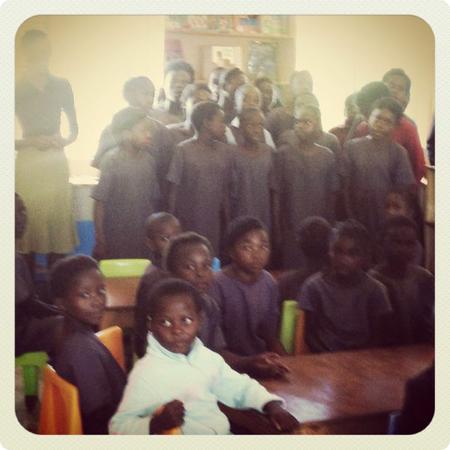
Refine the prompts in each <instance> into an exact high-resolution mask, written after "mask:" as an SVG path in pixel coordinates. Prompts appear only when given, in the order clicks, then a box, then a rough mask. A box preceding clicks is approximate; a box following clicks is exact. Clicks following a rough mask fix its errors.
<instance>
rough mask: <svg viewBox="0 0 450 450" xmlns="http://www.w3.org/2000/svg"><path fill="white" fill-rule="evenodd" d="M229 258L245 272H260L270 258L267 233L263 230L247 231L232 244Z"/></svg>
mask: <svg viewBox="0 0 450 450" xmlns="http://www.w3.org/2000/svg"><path fill="white" fill-rule="evenodd" d="M230 258H231V260H232V261H233V264H236V266H238V267H239V269H241V270H242V271H244V272H245V273H248V274H250V275H258V274H260V273H261V271H262V270H263V269H264V267H266V266H267V264H268V262H269V258H270V240H269V235H268V234H267V232H266V231H265V230H251V231H249V232H248V233H246V234H244V235H243V236H242V237H241V238H240V239H239V240H238V241H237V242H236V243H235V244H234V246H233V248H232V249H231V251H230Z"/></svg>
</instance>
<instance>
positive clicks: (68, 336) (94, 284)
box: [50, 255, 126, 434]
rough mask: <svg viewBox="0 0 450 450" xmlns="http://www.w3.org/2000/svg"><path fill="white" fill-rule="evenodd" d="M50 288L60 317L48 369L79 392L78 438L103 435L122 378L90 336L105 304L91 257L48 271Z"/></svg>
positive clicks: (64, 262) (68, 260)
mask: <svg viewBox="0 0 450 450" xmlns="http://www.w3.org/2000/svg"><path fill="white" fill-rule="evenodd" d="M50 286H51V291H52V294H53V296H54V297H55V301H56V303H57V304H58V305H59V307H60V308H61V310H62V311H63V312H64V314H65V319H64V327H63V331H62V333H61V336H60V338H59V339H58V346H57V349H56V350H55V352H54V354H53V355H51V364H52V365H53V367H54V368H55V370H56V372H57V373H58V375H60V376H61V377H63V378H64V379H66V380H67V381H68V382H70V383H72V384H73V385H75V387H76V388H77V389H78V394H79V399H80V410H81V420H82V425H83V433H84V434H108V421H109V419H110V418H111V416H112V415H113V413H114V412H115V410H116V409H117V405H118V404H119V401H120V399H121V397H122V393H123V389H124V387H125V384H126V375H125V373H124V372H123V370H122V369H121V367H120V366H119V365H118V363H117V362H116V360H115V359H114V358H113V356H112V355H111V353H110V352H109V350H108V349H107V348H106V347H105V346H104V345H103V344H102V343H101V342H100V340H99V339H98V338H97V336H96V335H95V332H94V331H96V329H97V327H98V325H99V323H100V320H101V318H102V315H103V312H104V310H105V304H106V291H105V284H104V281H103V277H102V274H101V273H100V270H99V268H98V265H97V263H96V261H95V260H94V259H92V258H91V257H89V256H85V255H76V256H69V257H67V258H64V259H63V260H61V261H58V263H57V264H55V266H54V267H53V269H52V271H51V275H50Z"/></svg>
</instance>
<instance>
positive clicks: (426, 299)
mask: <svg viewBox="0 0 450 450" xmlns="http://www.w3.org/2000/svg"><path fill="white" fill-rule="evenodd" d="M417 242H418V241H417V226H416V224H415V223H414V222H413V221H412V220H411V219H409V218H408V217H405V216H395V217H391V218H390V219H388V220H387V221H386V223H385V226H384V228H383V232H382V243H383V248H384V260H383V262H382V263H381V264H379V265H378V266H376V267H375V268H374V269H373V270H371V271H370V274H371V275H372V276H373V277H375V278H376V279H377V280H379V281H381V282H382V283H383V284H385V285H386V287H387V288H388V293H389V296H390V300H391V303H392V307H393V311H394V312H393V317H392V319H393V320H392V324H393V328H392V333H393V334H392V343H394V344H396V345H409V344H415V343H418V342H423V341H432V340H433V322H434V319H433V311H434V278H433V275H432V274H431V273H430V272H429V271H428V270H426V269H424V268H423V267H420V266H418V265H416V264H414V263H413V260H414V257H415V253H416V249H417Z"/></svg>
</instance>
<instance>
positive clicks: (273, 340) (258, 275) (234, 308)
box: [215, 217, 286, 356]
mask: <svg viewBox="0 0 450 450" xmlns="http://www.w3.org/2000/svg"><path fill="white" fill-rule="evenodd" d="M226 251H227V253H228V256H229V257H230V259H231V264H229V265H227V266H225V267H224V268H223V269H222V270H221V271H220V272H218V273H217V274H216V276H215V280H216V284H217V289H218V295H219V297H220V299H219V304H220V308H221V311H222V323H223V332H224V335H225V340H226V342H227V346H228V349H229V350H230V351H232V352H234V353H237V354H238V355H243V356H250V355H257V354H259V353H263V352H268V351H269V352H275V353H278V354H280V355H284V354H286V352H285V351H284V349H283V347H282V345H281V343H280V341H279V339H278V325H279V308H278V304H279V293H278V287H277V285H276V282H275V280H274V279H273V278H272V276H271V275H270V274H269V273H268V272H266V271H265V270H264V267H266V265H267V264H268V262H269V258H270V240H269V234H268V232H267V229H266V227H265V226H264V225H263V224H262V223H261V222H260V221H259V220H258V219H256V218H253V217H239V218H237V219H235V220H234V221H233V222H232V223H231V224H230V226H229V228H228V232H227V237H226Z"/></svg>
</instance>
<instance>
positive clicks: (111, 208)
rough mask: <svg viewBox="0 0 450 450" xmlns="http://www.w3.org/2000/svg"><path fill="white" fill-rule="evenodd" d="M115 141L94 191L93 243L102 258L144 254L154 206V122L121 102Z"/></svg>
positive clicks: (156, 189) (156, 195) (156, 188)
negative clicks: (146, 235) (147, 229)
mask: <svg viewBox="0 0 450 450" xmlns="http://www.w3.org/2000/svg"><path fill="white" fill-rule="evenodd" d="M111 126H112V130H113V132H114V134H115V136H116V140H117V142H118V144H119V147H118V148H117V149H115V150H112V151H110V152H109V153H108V154H107V157H106V158H105V159H104V160H103V162H102V166H101V173H100V180H99V183H98V185H97V186H96V187H95V189H94V190H93V193H92V198H93V199H94V200H95V204H94V222H95V235H96V244H95V248H94V255H95V257H96V258H97V259H102V258H145V257H147V250H146V246H145V232H144V226H145V220H146V218H147V217H148V216H149V215H150V214H151V213H152V212H154V211H155V210H156V209H157V206H158V201H159V186H158V181H157V176H156V163H155V159H154V158H153V156H152V155H151V154H150V153H149V152H148V151H147V149H148V146H149V145H150V142H151V137H152V131H153V129H152V124H151V122H150V119H149V118H148V117H147V115H146V113H145V112H143V111H141V110H138V109H136V108H131V107H130V108H125V109H123V110H121V111H119V112H118V113H117V114H116V115H115V116H114V118H113V121H112V125H111Z"/></svg>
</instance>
